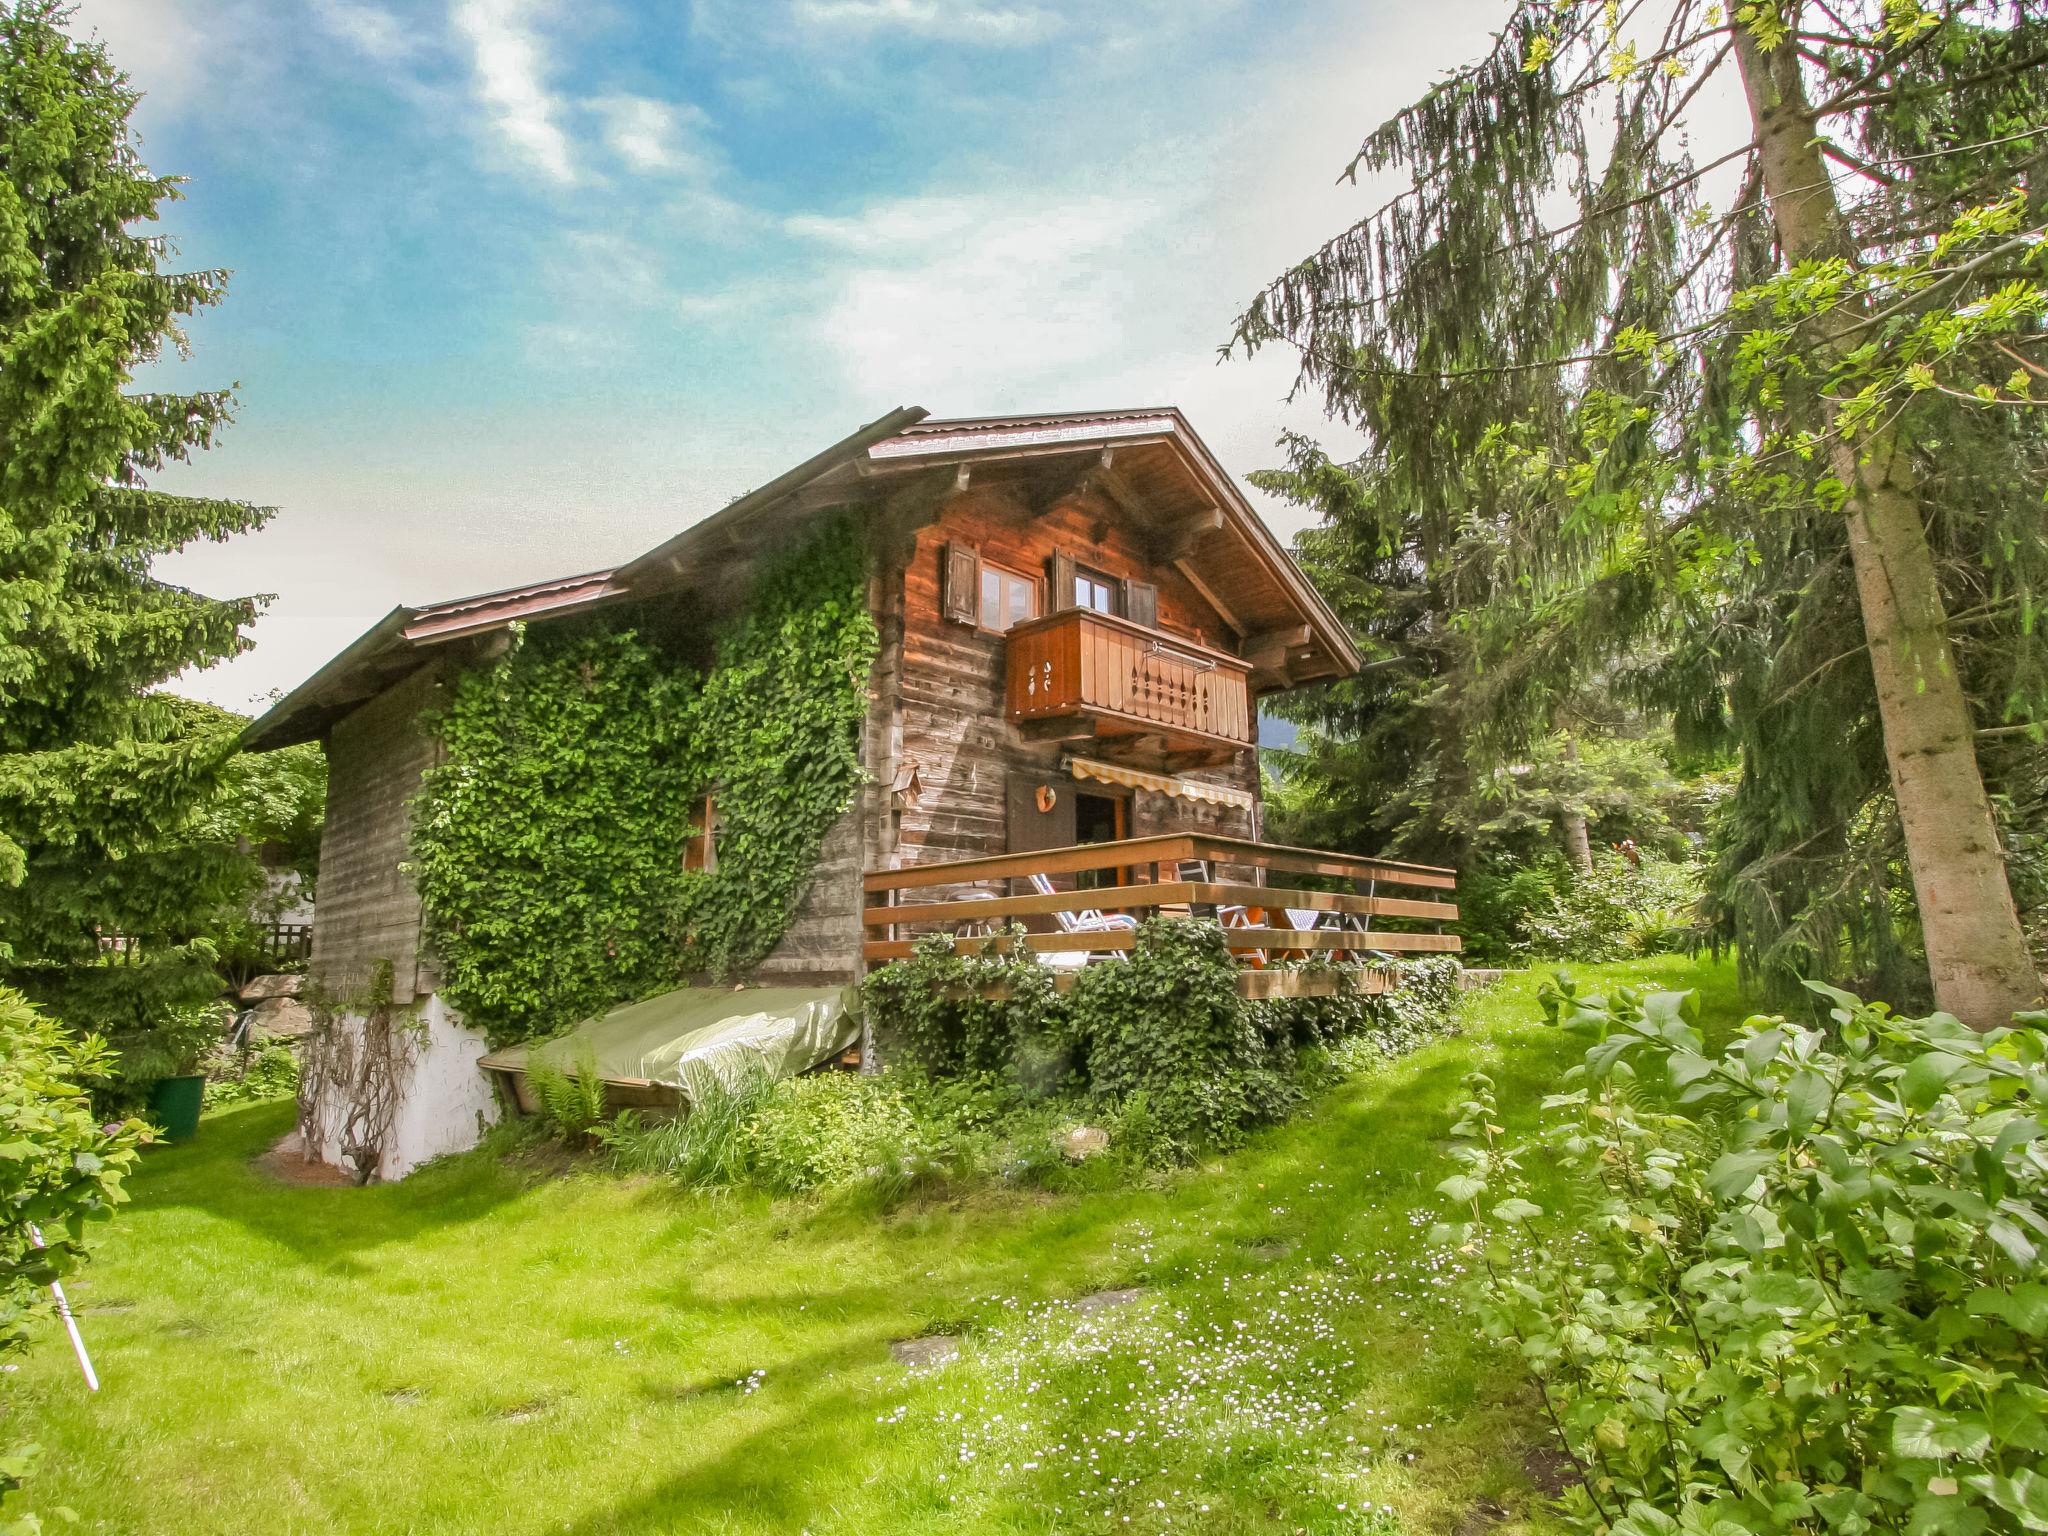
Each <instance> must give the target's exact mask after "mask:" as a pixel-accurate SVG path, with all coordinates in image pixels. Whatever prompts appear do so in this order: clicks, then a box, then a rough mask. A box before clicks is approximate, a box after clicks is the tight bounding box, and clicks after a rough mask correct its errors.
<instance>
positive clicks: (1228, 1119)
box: [863, 918, 1458, 1157]
mask: <svg viewBox="0 0 2048 1536" xmlns="http://www.w3.org/2000/svg"><path fill="white" fill-rule="evenodd" d="M1021 937H1022V935H1021V930H1013V932H1012V933H1011V934H1009V935H1007V936H1004V937H999V938H996V939H991V940H990V941H988V943H986V944H984V945H981V946H978V947H977V948H975V949H974V950H972V951H970V952H969V953H968V954H965V955H956V954H955V953H954V952H953V940H952V939H951V938H950V937H948V936H947V935H944V934H938V935H933V936H930V937H928V938H925V939H921V940H919V941H918V943H917V944H916V946H915V947H914V950H913V953H912V957H911V958H910V959H909V960H906V961H900V962H898V963H896V964H894V965H888V966H884V967H882V968H881V969H880V970H878V971H876V972H874V973H873V974H872V975H870V976H869V977H868V979H867V981H866V983H865V986H864V991H863V1001H864V1003H865V1005H866V1007H867V1011H868V1017H869V1019H870V1021H871V1022H872V1024H873V1027H874V1030H875V1034H876V1038H877V1041H878V1042H879V1044H880V1047H881V1050H882V1053H883V1055H884V1056H885V1057H887V1058H888V1059H890V1060H892V1061H893V1060H896V1059H901V1060H902V1061H904V1062H905V1063H906V1064H908V1065H910V1066H912V1067H914V1068H916V1069H918V1070H920V1071H923V1072H926V1073H930V1074H933V1075H937V1076H975V1075H979V1076H983V1077H987V1076H993V1077H995V1078H997V1079H999V1080H1002V1081H1006V1082H1008V1083H1011V1084H1014V1085H1015V1086H1016V1087H1018V1088H1020V1089H1022V1090H1023V1091H1024V1092H1025V1093H1026V1094H1027V1096H1033V1097H1040V1096H1050V1095H1061V1094H1065V1095H1072V1096H1082V1095H1085V1096H1086V1097H1087V1098H1088V1099H1090V1100H1092V1101H1093V1103H1094V1104H1095V1105H1096V1106H1098V1107H1100V1108H1102V1109H1106V1110H1107V1111H1108V1112H1109V1113H1110V1114H1111V1116H1112V1117H1115V1116H1117V1115H1121V1114H1134V1115H1136V1116H1138V1117H1139V1118H1142V1120H1143V1121H1144V1123H1145V1126H1146V1128H1147V1135H1148V1136H1149V1137H1150V1138H1151V1139H1152V1140H1154V1141H1156V1142H1157V1143H1158V1145H1159V1146H1160V1147H1161V1148H1162V1149H1163V1150H1164V1153H1165V1155H1167V1156H1169V1157H1186V1156H1188V1155H1190V1154H1191V1153H1193V1152H1194V1151H1195V1150H1196V1149H1197V1148H1200V1147H1204V1146H1228V1145H1230V1144H1231V1143H1233V1142H1235V1141H1237V1140H1239V1139H1240V1138H1241V1137H1242V1136H1243V1134H1244V1132H1245V1131H1246V1130H1247V1129H1249V1128H1250V1127H1252V1126H1254V1125H1259V1124H1264V1123H1269V1122H1271V1121H1275V1120H1279V1119H1282V1118H1284V1117H1285V1116H1286V1115H1287V1114H1288V1113H1289V1112H1290V1111H1291V1110H1292V1109H1293V1108H1294V1107H1295V1106H1296V1105H1297V1104H1298V1103H1299V1102H1300V1101H1301V1099H1302V1096H1303V1093H1304V1091H1305V1086H1306V1085H1307V1084H1308V1083H1309V1082H1311V1081H1313V1080H1315V1079H1316V1078H1318V1077H1319V1076H1326V1075H1327V1072H1328V1070H1329V1054H1328V1048H1329V1047H1331V1046H1335V1045H1338V1044H1339V1043H1344V1042H1353V1041H1356V1042H1361V1043H1363V1044H1365V1045H1368V1046H1369V1047H1370V1054H1372V1055H1374V1056H1392V1055H1396V1054H1399V1053H1400V1052H1402V1051H1406V1050H1411V1049H1413V1048H1414V1047H1415V1046H1416V1045H1419V1044H1420V1043H1422V1041H1423V1040H1424V1039H1425V1038H1427V1037H1428V1036H1429V1035H1431V1034H1435V1033H1438V1032H1440V1031H1441V1030H1442V1029H1443V1028H1444V1027H1445V1024H1446V1023H1447V1021H1448V1019H1449V1016H1450V1014H1451V1011H1452V1009H1453V1008H1454V1006H1455V1000H1456V996H1457V989H1458V967H1457V963H1456V962H1455V961H1452V960H1437V961H1430V962H1424V963H1422V964H1420V965H1416V966H1412V967H1411V966H1403V967H1399V968H1398V970H1399V971H1400V977H1399V985H1397V986H1395V987H1394V988H1392V989H1391V990H1389V991H1388V992H1386V993H1384V994H1379V995H1374V996H1367V995H1363V994H1360V993H1357V992H1353V991H1350V990H1348V989H1347V990H1344V991H1341V992H1337V993H1335V994H1333V995H1330V996H1326V997H1294V998H1276V999H1272V1000H1269V1001H1260V1002H1248V1001H1246V1000H1245V999H1243V998H1241V997H1239V996H1238V992H1237V977H1238V974H1239V969H1240V967H1239V966H1238V963H1237V961H1236V959H1235V958H1234V957H1233V956H1232V955H1231V953H1230V951H1229V949H1228V947H1227V945H1226V943H1225V940H1224V935H1223V931H1222V929H1221V928H1219V927H1218V926H1217V925H1216V924H1215V923H1213V922H1202V921H1188V920H1183V919H1174V918H1153V919H1152V920H1150V921H1148V922H1146V923H1144V924H1143V925H1142V926H1141V927H1140V928H1139V930H1138V935H1137V941H1136V943H1135V945H1134V946H1133V948H1132V949H1131V950H1130V952H1129V955H1128V958H1127V959H1125V960H1121V961H1109V962H1104V963H1100V964H1095V965H1090V966H1086V967H1084V968H1083V969H1082V970H1081V971H1080V973H1079V974H1078V975H1076V976H1075V978H1074V985H1073V988H1072V990H1070V991H1069V992H1067V993H1066V994H1064V995H1062V994H1060V993H1058V992H1057V991H1055V989H1054V986H1053V976H1052V972H1051V971H1050V970H1049V969H1048V968H1047V967H1046V966H1045V965H1043V964H1041V963H1040V962H1039V961H1038V960H1037V959H1036V958H1035V957H1034V956H1033V955H1032V954H1031V953H1030V951H1028V950H1026V949H1025V948H1024V947H1023V945H1022V944H1021V943H1020V942H1019V940H1020V939H1021ZM1301 969H1304V970H1307V971H1310V972H1316V971H1324V970H1327V971H1333V972H1334V971H1337V970H1339V969H1341V968H1339V967H1335V966H1330V965H1327V964H1316V963H1313V962H1311V963H1308V964H1306V965H1304V966H1302V967H1301ZM1303 1053H1312V1054H1313V1055H1315V1056H1316V1057H1317V1058H1318V1059H1319V1061H1320V1063H1321V1065H1320V1066H1319V1067H1317V1068H1315V1069H1314V1070H1305V1068H1306V1067H1308V1066H1309V1065H1310V1064H1308V1063H1305V1062H1304V1061H1303V1059H1302V1058H1303Z"/></svg>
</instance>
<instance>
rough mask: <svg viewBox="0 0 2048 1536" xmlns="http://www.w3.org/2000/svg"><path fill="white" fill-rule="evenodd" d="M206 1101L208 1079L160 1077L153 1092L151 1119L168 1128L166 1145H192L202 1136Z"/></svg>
mask: <svg viewBox="0 0 2048 1536" xmlns="http://www.w3.org/2000/svg"><path fill="white" fill-rule="evenodd" d="M205 1097H206V1079H205V1078H204V1077H201V1076H199V1075H198V1074H196V1073H195V1074H194V1075H193V1076H191V1077H160V1078H158V1079H157V1081H156V1086H155V1087H153V1088H151V1089H150V1090H149V1117H150V1119H152V1120H154V1121H155V1122H156V1123H157V1124H158V1125H160V1126H162V1127H163V1128H164V1140H166V1141H190V1140H191V1139H192V1138H193V1137H194V1136H197V1135H198V1134H199V1106H200V1104H201V1103H202V1102H203V1101H204V1099H205Z"/></svg>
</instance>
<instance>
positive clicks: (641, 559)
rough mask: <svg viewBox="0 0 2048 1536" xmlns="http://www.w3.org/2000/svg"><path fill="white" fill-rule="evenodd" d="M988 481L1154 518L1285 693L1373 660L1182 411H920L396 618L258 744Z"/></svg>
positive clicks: (279, 718) (706, 600)
mask: <svg viewBox="0 0 2048 1536" xmlns="http://www.w3.org/2000/svg"><path fill="white" fill-rule="evenodd" d="M946 469H951V470H952V471H953V476H952V477H949V476H947V475H946V474H945V472H944V471H945V470H946ZM970 476H971V477H973V478H974V480H975V482H976V483H983V482H984V481H986V480H988V479H990V478H993V479H995V480H997V481H999V482H1007V483H1009V484H1011V485H1013V486H1016V487H1018V488H1020V489H1021V490H1022V491H1024V492H1026V493H1029V494H1032V495H1036V496H1039V497H1054V498H1056V497H1057V496H1059V495H1061V494H1071V493H1073V492H1076V491H1079V490H1082V489H1086V490H1089V491H1093V492H1097V493H1100V494H1102V495H1104V496H1105V497H1107V498H1108V499H1109V500H1111V501H1113V502H1116V503H1118V504H1119V505H1120V506H1122V507H1124V508H1125V509H1127V510H1128V511H1129V512H1131V514H1132V515H1134V516H1137V515H1142V516H1143V517H1144V518H1145V519H1147V520H1148V521H1149V523H1150V524H1151V526H1152V528H1153V530H1154V532H1155V533H1156V534H1157V535H1158V537H1159V539H1160V541H1161V542H1160V548H1161V551H1162V558H1163V559H1171V562H1172V563H1173V564H1174V565H1175V566H1176V567H1177V568H1178V569H1179V570H1180V571H1181V572H1182V573H1183V574H1184V575H1185V576H1186V577H1187V578H1188V580H1189V581H1190V582H1191V583H1192V584H1193V585H1194V586H1195V587H1196V588H1197V589H1198V590H1199V591H1200V592H1201V593H1202V595H1203V596H1204V597H1205V598H1206V599H1208V601H1209V602H1210V603H1211V605H1212V606H1214V607H1215V608H1216V610H1217V612H1218V613H1219V614H1220V615H1221V616H1222V617H1223V619H1224V621H1225V622H1226V623H1227V624H1228V625H1230V626H1231V628H1232V629H1234V630H1235V631H1236V632H1237V633H1238V635H1239V637H1240V639H1241V640H1242V641H1244V642H1245V650H1246V654H1247V655H1253V656H1255V657H1258V658H1261V659H1260V660H1259V661H1258V662H1257V664H1258V665H1259V666H1260V668H1261V670H1262V671H1263V672H1264V673H1265V675H1267V677H1268V678H1269V679H1270V680H1271V681H1274V682H1280V683H1286V684H1292V683H1300V682H1306V681H1309V680H1311V679H1313V678H1316V677H1330V676H1338V675H1341V674H1344V673H1347V672H1351V671H1355V670H1356V669H1357V667H1358V665H1359V658H1358V654H1357V652H1356V651H1355V650H1354V649H1353V647H1352V645H1351V641H1350V638H1349V637H1348V636H1347V635H1346V634H1345V632H1344V628H1343V626H1342V624H1341V623H1339V621H1338V619H1337V617H1336V615H1335V614H1333V613H1332V612H1331V611H1330V608H1329V605H1328V604H1327V603H1325V602H1324V601H1323V598H1322V596H1321V594H1320V593H1318V592H1317V591H1316V590H1315V588H1314V587H1313V586H1312V585H1311V584H1310V583H1309V581H1308V580H1307V578H1306V577H1304V576H1303V575H1302V573H1301V571H1300V569H1299V567H1297V566H1296V565H1295V563H1294V561H1293V559H1292V557H1290V556H1289V555H1288V553H1287V551H1286V550H1285V549H1283V548H1282V547H1281V545H1280V543H1279V541H1278V540H1277V539H1276V538H1274V536H1273V534H1272V531H1271V530H1270V529H1268V528H1267V527H1266V525H1265V523H1264V522H1263V521H1262V520H1261V519H1260V518H1259V516H1258V514H1257V513H1256V512H1254V511H1253V510H1252V507H1251V505H1250V504H1249V503H1248V502H1247V501H1246V500H1245V498H1244V496H1243V494H1242V493H1241V492H1240V491H1239V490H1238V489H1237V485H1236V482H1234V481H1233V480H1232V479H1231V477H1230V475H1229V474H1228V473H1227V472H1226V471H1225V470H1224V469H1223V467H1222V466H1221V465H1220V464H1218V463H1217V462H1216V458H1215V455H1213V454H1212V453H1210V451H1209V449H1208V447H1207V445H1206V444H1204V443H1203V442H1202V440H1201V439H1200V438H1199V437H1197V436H1196V435H1195V432H1194V429H1193V428H1192V427H1190V426H1189V425H1188V423H1187V420H1186V418H1185V417H1183V416H1182V415H1181V413H1180V412H1179V410H1177V409H1176V408H1174V407H1172V406H1158V407H1149V408H1144V409H1135V410H1116V411H1075V412H1064V413H1056V414H1049V415H1018V416H977V417H963V418H957V419H953V420H936V421H935V420H932V419H930V418H929V417H928V415H927V413H926V412H925V411H924V410H923V409H921V408H920V407H917V406H903V407H899V408H898V409H896V410H894V411H891V412H890V413H889V414H888V415H886V416H883V417H880V418H878V419H877V420H875V421H872V422H870V423H868V424H867V425H866V426H864V427H862V428H860V429H859V430H858V431H856V432H853V433H851V434H849V435H848V436H847V437H844V438H842V439H841V440H840V441H838V442H837V443H834V444H833V445H832V446H831V447H829V448H827V449H825V450H824V451H823V452H821V453H818V454H815V455H813V456H812V457H811V458H809V459H806V460H805V461H804V462H803V463H801V464H799V465H797V466H796V467H795V468H793V469H790V470H788V471H786V472H785V473H783V474H781V475H778V476H776V478H775V479H773V480H771V481H769V482H768V483H767V484H765V485H763V486H761V487H760V488H759V489H757V490H753V491H749V492H748V493H747V494H746V495H744V496H742V497H740V498H739V499H738V500H736V501H734V502H732V503H731V504H730V505H728V506H725V507H722V508H720V509H719V510H718V511H717V512H714V513H712V514H711V515H710V516H709V517H706V518H704V519H702V520H701V521H699V522H697V523H695V524H693V525H692V526H691V527H689V528H687V529H685V530H684V531H683V532H681V533H678V534H676V535H675V536H674V537H673V538H670V539H667V540H665V541H663V542H662V543H661V544H659V545H657V546H656V547H655V548H653V549H651V550H649V551H648V552H647V553H646V554H644V555H640V556H638V557H636V558H635V559H632V560H629V561H627V562H626V563H625V564H623V565H620V566H618V567H616V568H614V569H611V570H604V571H591V572H588V573H586V574H584V575H581V576H570V577H564V578H562V579H560V580H556V581H547V582H538V583H534V584H532V585H529V586H522V587H512V588H507V589H505V590H503V591H498V592H486V593H481V594H478V595H476V596H473V597H465V598H458V599H455V600H453V601H449V602H441V603H432V604H428V605H426V606H423V607H419V608H409V607H400V608H395V609H393V610H392V611H391V612H390V613H389V614H387V615H385V617H384V618H383V619H382V620H380V621H379V622H378V623H377V624H376V625H374V626H373V627H372V628H371V629H370V630H369V631H368V632H366V633H365V634H364V635H363V636H361V637H360V638H359V639H358V640H356V641H355V642H354V643H353V644H352V645H350V646H349V647H348V648H347V649H346V650H344V651H343V652H342V653H341V654H340V655H338V656H336V657H335V658H334V659H333V660H332V661H330V662H329V663H327V665H326V666H324V667H322V668H321V669H320V670H319V671H318V672H316V673H315V674H314V675H313V676H312V677H310V678H308V679H307V680H306V681H305V682H304V683H302V684H301V685H300V686H299V687H297V688H295V689H293V690H292V692H291V693H289V694H288V695H286V696H285V697H284V698H283V699H281V700H280V701H279V702H278V703H277V704H276V705H275V706H273V707H272V708H271V709H270V711H269V712H268V713H266V714H265V715H264V716H263V717H262V718H261V719H259V720H257V721H255V722H254V723H253V724H252V725H250V726H249V728H248V729H247V730H246V731H245V732H244V733H243V742H244V744H245V745H246V746H248V747H250V748H252V749H254V750H258V751H261V750H266V749H268V748H271V747H280V746H287V745H289V744H291V743H293V742H297V741H310V740H314V739H316V738H318V737H320V736H323V735H324V734H325V733H326V732H327V730H328V728H329V727H330V726H332V725H333V723H334V722H335V721H336V720H338V719H340V718H341V717H342V716H343V715H345V714H347V713H349V712H350V711H351V710H353V709H354V708H355V707H356V706H357V705H359V704H360V703H362V702H363V701H364V700H366V699H368V698H371V697H373V696H374V695H376V694H377V693H380V692H382V691H383V690H384V689H386V688H389V687H390V686H391V685H392V684H393V683H395V682H396V681H398V680H399V679H400V678H402V677H404V676H406V675H407V674H409V673H411V672H413V671H415V670H417V669H418V668H419V667H421V666H423V665H425V664H426V663H427V662H428V661H429V660H431V659H432V658H433V657H434V655H435V654H437V652H436V649H435V648H436V647H438V646H441V645H444V644H446V643H448V642H451V641H456V640H460V639H463V638H465V637H471V636H477V635H481V634H486V633H488V632H490V631H492V630H496V629H501V628H504V627H505V626H507V625H510V624H513V623H517V622H521V621H524V620H531V619H541V618H556V617H560V616H563V615H566V614H569V613H573V612H580V611H583V610H586V609H589V608H593V607H597V606H600V605H605V604H611V603H617V602H624V601H630V600H633V599H637V598H643V597H650V596H654V595H656V594H658V593H672V592H677V591H682V590H689V591H693V592H694V593H696V594H697V595H698V597H699V601H696V602H693V603H692V605H691V607H692V610H693V611H695V612H698V613H701V614H703V615H704V616H706V617H710V616H715V614H716V613H717V612H718V611H719V610H720V609H721V608H722V607H723V606H727V605H729V604H730V603H731V602H732V601H733V600H734V594H735V593H736V592H738V591H741V590H744V584H745V577H746V574H747V571H748V569H749V568H750V566H751V564H752V562H753V560H754V559H755V558H757V557H758V556H759V554H760V553H761V552H762V551H764V550H773V549H778V548H782V547H785V546H786V543H787V539H788V537H790V536H793V535H794V534H795V533H796V531H797V525H798V524H800V523H801V522H802V521H804V520H806V519H808V518H810V517H812V516H814V515H815V514H816V513H817V512H818V511H819V510H820V509H822V508H824V507H829V506H846V505H856V504H869V505H875V506H889V505H893V504H895V503H896V502H900V501H901V500H902V499H903V498H904V497H905V496H907V495H909V494H910V493H911V492H913V491H917V490H919V489H920V488H921V494H922V495H923V497H924V498H925V499H926V500H929V498H930V497H931V495H932V494H934V493H935V491H937V490H943V489H944V485H946V484H964V483H966V480H967V479H968V477H970ZM942 482H943V483H942Z"/></svg>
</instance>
